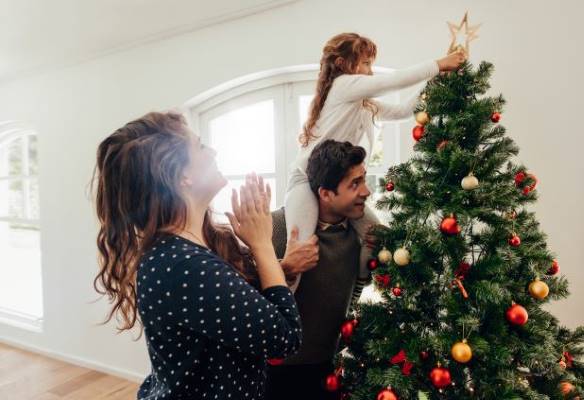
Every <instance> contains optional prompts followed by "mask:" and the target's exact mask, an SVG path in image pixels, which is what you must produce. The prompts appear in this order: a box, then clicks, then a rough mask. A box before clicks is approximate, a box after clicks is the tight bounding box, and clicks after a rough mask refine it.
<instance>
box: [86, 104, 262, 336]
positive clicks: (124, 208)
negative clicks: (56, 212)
mask: <svg viewBox="0 0 584 400" xmlns="http://www.w3.org/2000/svg"><path fill="white" fill-rule="evenodd" d="M192 135H193V133H192V132H191V131H190V129H189V128H188V125H187V122H186V120H185V118H184V116H183V115H181V114H180V113H176V112H167V113H160V112H152V113H149V114H146V115H145V116H143V117H142V118H139V119H137V120H135V121H132V122H129V123H127V124H126V125H124V126H123V127H122V128H120V129H118V130H116V131H115V132H114V133H113V134H111V135H110V136H108V137H107V138H106V139H105V140H103V141H102V142H101V144H100V145H99V147H98V150H97V165H96V167H95V171H94V179H93V183H92V185H95V184H97V188H96V193H95V200H96V210H97V217H98V220H99V225H100V226H99V233H98V235H97V248H98V251H99V273H98V274H97V276H96V277H95V279H94V282H93V285H94V288H95V290H97V292H98V293H100V294H102V295H107V297H108V298H109V301H110V303H111V305H112V307H111V310H110V311H109V314H108V316H107V318H106V320H105V322H108V321H110V320H111V319H112V317H114V316H116V319H117V321H118V322H119V326H118V330H119V331H123V330H129V329H132V328H133V327H134V325H135V324H136V321H138V320H139V317H138V312H137V301H136V300H137V294H136V275H137V271H138V266H139V262H140V261H139V260H140V257H141V255H142V254H143V253H144V252H145V251H147V250H148V249H149V248H150V247H151V246H152V245H153V244H154V242H155V241H156V240H157V239H158V238H159V237H161V236H162V235H166V234H171V233H174V232H178V231H180V230H182V229H184V228H185V225H186V222H187V203H186V201H185V199H184V197H183V194H182V192H181V190H180V185H179V182H180V179H181V176H182V173H183V171H184V169H185V168H186V167H187V165H188V163H189V161H190V155H189V154H190V153H189V148H190V147H191V145H190V143H191V138H192ZM203 234H204V237H205V241H206V242H207V244H208V245H209V247H210V249H211V250H212V251H214V252H215V253H217V254H218V255H219V256H220V257H221V258H223V259H224V260H226V261H227V262H229V263H230V264H231V265H233V266H234V267H235V269H236V270H237V271H238V272H240V273H241V274H242V275H243V276H244V277H245V278H246V279H248V280H252V279H253V278H252V275H251V271H252V270H253V266H251V258H250V257H249V255H248V252H247V250H246V249H245V248H242V247H241V246H240V244H239V241H238V240H237V238H236V237H235V236H234V234H233V231H232V230H231V229H230V228H229V227H228V226H225V225H217V224H214V223H213V220H212V214H211V211H210V210H207V212H206V215H205V218H204V223H203ZM140 325H141V324H140Z"/></svg>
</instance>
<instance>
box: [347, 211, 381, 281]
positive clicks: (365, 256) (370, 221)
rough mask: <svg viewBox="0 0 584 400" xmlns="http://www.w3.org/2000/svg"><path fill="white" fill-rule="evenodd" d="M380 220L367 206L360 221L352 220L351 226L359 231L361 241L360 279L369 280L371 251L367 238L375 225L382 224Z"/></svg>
mask: <svg viewBox="0 0 584 400" xmlns="http://www.w3.org/2000/svg"><path fill="white" fill-rule="evenodd" d="M380 223H381V221H379V218H377V216H376V215H375V213H374V212H373V210H371V208H369V206H365V215H363V216H362V217H361V218H359V219H352V220H351V225H352V226H353V228H354V229H355V230H356V231H357V235H359V239H361V257H360V262H359V279H367V278H369V268H367V261H369V259H370V258H371V249H370V248H369V247H367V243H366V242H365V236H366V235H367V232H368V231H369V229H370V228H371V227H372V226H373V225H377V224H380Z"/></svg>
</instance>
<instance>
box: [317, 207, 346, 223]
mask: <svg viewBox="0 0 584 400" xmlns="http://www.w3.org/2000/svg"><path fill="white" fill-rule="evenodd" d="M318 219H319V220H320V221H322V222H326V223H327V224H331V225H335V224H339V223H341V222H343V221H344V220H345V219H346V217H345V216H344V215H339V214H337V213H335V212H333V211H332V210H330V209H328V208H327V207H326V206H324V205H323V204H322V203H320V202H319V204H318Z"/></svg>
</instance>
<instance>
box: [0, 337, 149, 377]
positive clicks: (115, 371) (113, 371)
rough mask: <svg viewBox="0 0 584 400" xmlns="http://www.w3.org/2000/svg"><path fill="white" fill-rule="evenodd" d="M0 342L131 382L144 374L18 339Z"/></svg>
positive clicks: (4, 338) (2, 339)
mask: <svg viewBox="0 0 584 400" xmlns="http://www.w3.org/2000/svg"><path fill="white" fill-rule="evenodd" d="M0 342H1V343H4V344H7V345H9V346H13V347H16V348H19V349H21V350H26V351H30V352H33V353H37V354H41V355H44V356H47V357H50V358H54V359H56V360H59V361H64V362H67V363H70V364H74V365H78V366H80V367H84V368H89V369H93V370H96V371H99V372H103V373H106V374H109V375H113V376H117V377H119V378H123V379H127V380H129V381H131V382H136V383H141V382H142V381H143V380H144V376H143V375H141V374H138V373H136V372H132V371H128V370H125V369H121V368H112V367H109V366H107V365H105V364H102V363H100V362H96V361H91V360H88V359H86V358H82V357H76V356H72V355H70V354H65V353H60V352H56V351H52V350H49V349H46V348H43V347H39V346H35V345H31V344H29V343H24V342H21V341H18V340H13V339H9V338H7V337H4V336H0Z"/></svg>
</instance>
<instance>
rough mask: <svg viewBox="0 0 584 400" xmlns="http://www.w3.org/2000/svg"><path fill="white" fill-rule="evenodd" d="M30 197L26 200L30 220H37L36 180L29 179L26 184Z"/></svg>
mask: <svg viewBox="0 0 584 400" xmlns="http://www.w3.org/2000/svg"><path fill="white" fill-rule="evenodd" d="M28 184H29V185H30V186H29V190H30V192H29V193H30V196H29V198H28V206H29V212H30V215H29V216H28V218H30V219H37V220H38V219H39V181H38V179H36V178H31V179H30V180H29V182H28Z"/></svg>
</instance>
